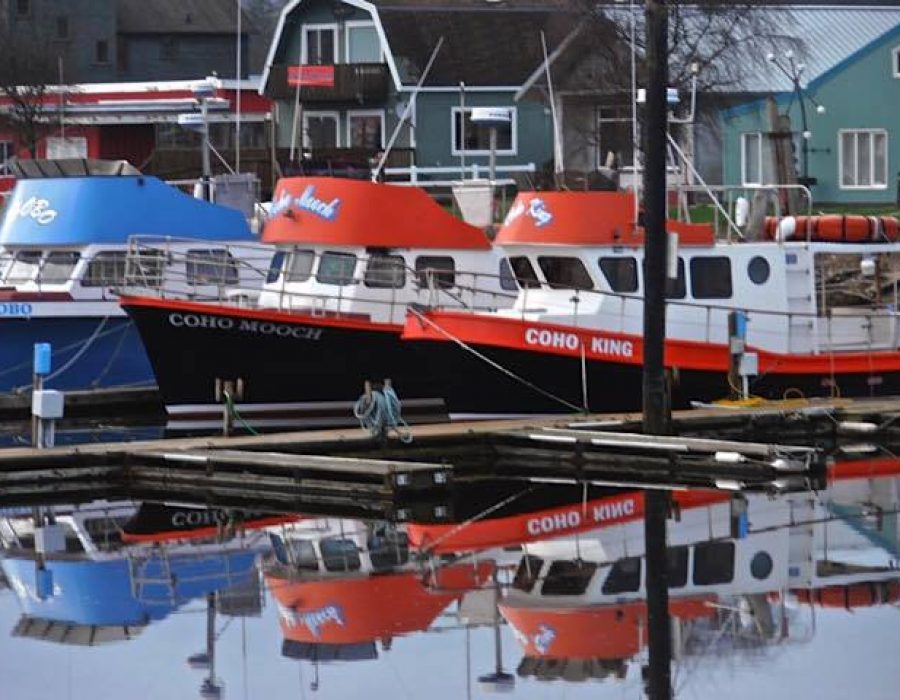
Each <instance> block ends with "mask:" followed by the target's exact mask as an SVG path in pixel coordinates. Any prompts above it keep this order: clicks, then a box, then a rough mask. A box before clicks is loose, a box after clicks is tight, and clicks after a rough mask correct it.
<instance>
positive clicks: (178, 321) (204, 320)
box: [169, 312, 322, 340]
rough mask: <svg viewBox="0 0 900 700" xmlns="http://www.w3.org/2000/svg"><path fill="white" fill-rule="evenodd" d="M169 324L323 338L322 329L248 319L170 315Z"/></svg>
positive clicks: (202, 315) (179, 326)
mask: <svg viewBox="0 0 900 700" xmlns="http://www.w3.org/2000/svg"><path fill="white" fill-rule="evenodd" d="M169 324H170V325H172V326H174V327H175V328H210V329H214V330H220V331H231V330H238V331H240V332H242V333H256V334H258V335H276V336H278V337H279V338H297V339H298V340H319V339H320V338H321V337H322V329H321V328H310V327H308V326H292V325H290V324H287V323H273V322H272V321H258V320H256V319H247V318H243V319H241V320H240V322H236V321H235V320H234V319H233V318H227V317H223V316H210V315H208V314H182V313H177V312H176V313H171V314H169Z"/></svg>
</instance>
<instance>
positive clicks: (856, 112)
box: [719, 6, 900, 205]
mask: <svg viewBox="0 0 900 700" xmlns="http://www.w3.org/2000/svg"><path fill="white" fill-rule="evenodd" d="M791 18H792V21H791V23H790V26H786V27H785V31H786V33H787V34H790V35H793V36H796V37H798V38H799V39H800V42H799V46H798V49H797V50H796V51H790V52H787V51H782V52H779V53H777V54H776V53H773V54H770V55H769V56H768V59H769V62H770V67H769V70H768V71H759V72H757V73H756V74H755V75H754V76H753V77H752V78H751V79H750V81H749V82H748V83H747V84H745V85H743V86H742V87H741V90H742V91H743V92H744V93H746V94H745V95H744V99H741V100H738V101H737V104H732V105H731V106H729V107H728V108H726V109H723V110H722V111H721V112H720V113H719V122H720V126H721V133H722V154H723V180H724V183H725V184H726V185H749V186H753V185H767V184H771V183H772V182H774V181H775V180H776V179H777V177H776V174H775V166H774V165H773V163H774V159H773V158H772V157H771V154H772V151H773V148H774V143H775V141H776V140H777V138H778V136H776V134H775V131H776V128H775V127H774V125H773V113H774V112H775V111H776V110H773V109H772V106H771V101H772V100H774V102H775V107H776V108H777V113H778V114H780V115H788V116H789V117H790V130H789V131H790V137H789V138H790V139H791V143H790V146H791V149H792V154H793V161H794V163H793V165H794V170H795V172H796V175H797V181H798V182H800V183H801V184H806V185H808V186H809V188H810V191H811V193H812V198H813V202H814V204H825V203H830V204H841V205H890V204H892V203H896V202H898V201H900V116H898V115H900V8H898V7H851V6H845V7H795V8H792V10H791ZM795 77H796V78H797V80H796V81H795V80H794V78H795ZM782 128H783V127H782ZM781 138H784V137H781Z"/></svg>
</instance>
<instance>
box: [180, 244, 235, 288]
mask: <svg viewBox="0 0 900 700" xmlns="http://www.w3.org/2000/svg"><path fill="white" fill-rule="evenodd" d="M184 266H185V272H186V273H187V283H188V284H192V285H200V284H218V285H223V284H237V283H238V266H237V261H236V260H235V259H234V256H233V255H232V254H231V253H230V252H229V251H228V250H226V249H225V248H209V249H205V250H204V249H199V250H189V251H188V252H187V258H186V259H185V263H184Z"/></svg>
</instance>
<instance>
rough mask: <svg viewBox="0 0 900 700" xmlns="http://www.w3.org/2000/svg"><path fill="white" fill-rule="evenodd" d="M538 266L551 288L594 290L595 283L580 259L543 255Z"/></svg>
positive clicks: (539, 258)
mask: <svg viewBox="0 0 900 700" xmlns="http://www.w3.org/2000/svg"><path fill="white" fill-rule="evenodd" d="M538 265H540V267H541V272H543V273H544V278H545V279H546V280H547V282H548V283H549V284H550V286H551V287H561V288H563V289H593V288H594V281H593V280H592V279H591V276H590V275H589V274H588V271H587V269H586V268H585V266H584V263H583V262H581V260H579V259H578V258H563V257H558V256H550V255H541V256H539V257H538Z"/></svg>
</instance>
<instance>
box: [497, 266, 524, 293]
mask: <svg viewBox="0 0 900 700" xmlns="http://www.w3.org/2000/svg"><path fill="white" fill-rule="evenodd" d="M500 289H505V290H506V291H508V292H515V291H518V290H519V285H517V284H516V276H515V275H514V274H513V271H512V267H510V265H509V260H508V259H507V258H501V259H500Z"/></svg>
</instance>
